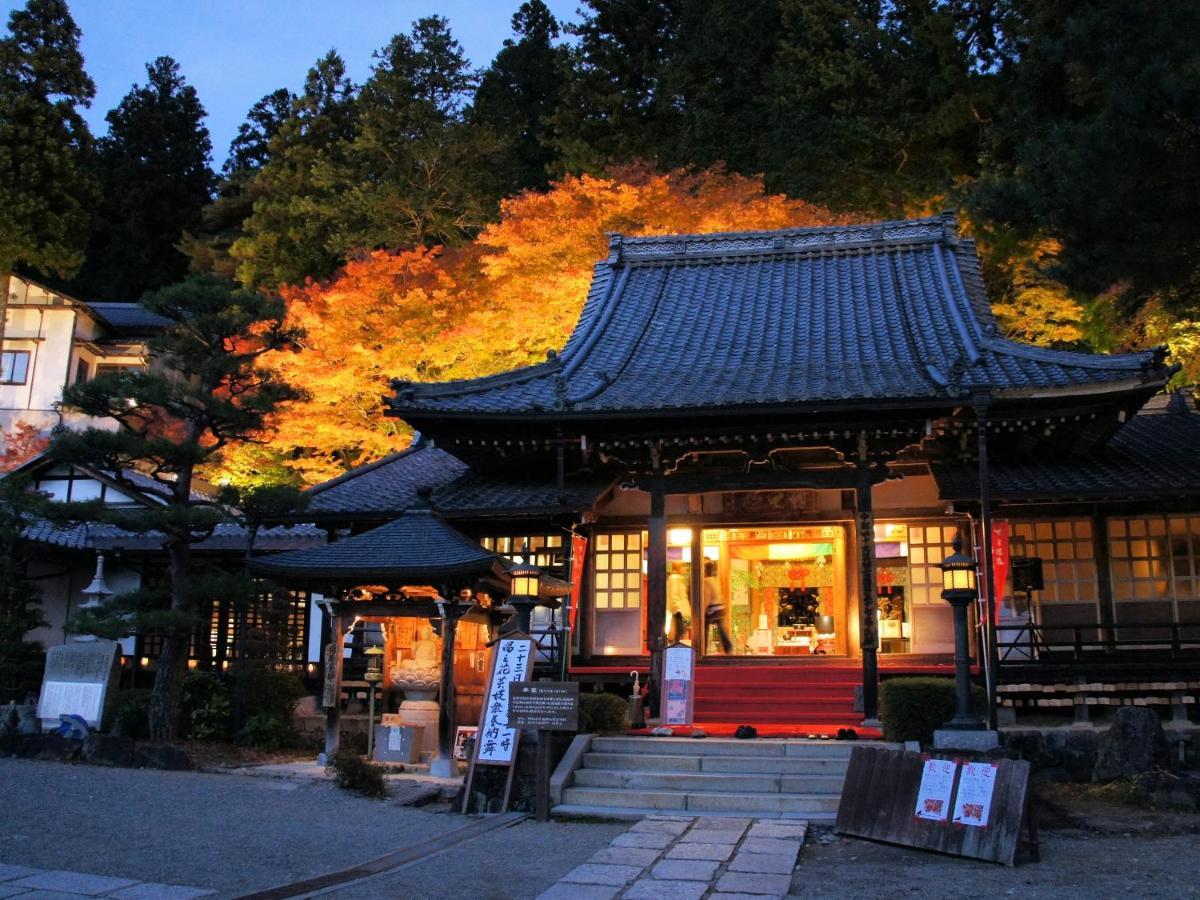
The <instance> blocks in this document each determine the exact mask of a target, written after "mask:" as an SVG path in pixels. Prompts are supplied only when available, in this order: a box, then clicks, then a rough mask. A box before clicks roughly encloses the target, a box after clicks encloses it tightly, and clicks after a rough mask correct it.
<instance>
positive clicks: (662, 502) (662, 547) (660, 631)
mask: <svg viewBox="0 0 1200 900" xmlns="http://www.w3.org/2000/svg"><path fill="white" fill-rule="evenodd" d="M646 594H647V597H646V632H647V633H646V643H647V645H648V646H649V648H650V677H651V679H652V680H653V681H654V689H653V690H651V692H650V698H651V699H650V705H651V707H652V708H651V710H650V712H651V715H653V716H655V717H657V716H658V714H659V709H658V693H659V691H660V690H661V688H662V666H663V658H662V657H663V648H664V647H666V644H667V641H666V624H667V499H666V496H665V495H664V494H663V489H662V484H661V483H660V482H658V481H656V482H655V483H654V485H653V486H652V487H651V488H650V522H649V545H648V546H647V549H646Z"/></svg>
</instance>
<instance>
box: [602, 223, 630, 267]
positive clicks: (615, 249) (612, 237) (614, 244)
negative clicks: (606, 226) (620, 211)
mask: <svg viewBox="0 0 1200 900" xmlns="http://www.w3.org/2000/svg"><path fill="white" fill-rule="evenodd" d="M605 236H606V237H607V238H608V259H606V260H605V262H606V263H607V264H608V265H610V266H613V267H614V268H615V267H616V266H619V265H620V264H621V257H622V256H624V245H625V235H623V234H621V233H620V232H619V231H609V232H607V233H606V235H605Z"/></svg>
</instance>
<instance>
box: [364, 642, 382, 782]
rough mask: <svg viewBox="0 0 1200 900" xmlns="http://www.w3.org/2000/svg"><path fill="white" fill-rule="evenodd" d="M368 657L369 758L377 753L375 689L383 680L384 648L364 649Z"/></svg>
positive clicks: (372, 647) (373, 646) (366, 677)
mask: <svg viewBox="0 0 1200 900" xmlns="http://www.w3.org/2000/svg"><path fill="white" fill-rule="evenodd" d="M363 655H364V656H365V657H366V658H367V671H366V673H365V674H364V675H363V680H364V681H366V682H367V758H368V759H370V758H372V757H373V756H374V755H375V689H376V687H377V686H378V684H379V682H381V681H383V648H382V647H380V646H379V645H378V644H373V645H372V646H370V647H368V648H367V649H366V650H364V651H363Z"/></svg>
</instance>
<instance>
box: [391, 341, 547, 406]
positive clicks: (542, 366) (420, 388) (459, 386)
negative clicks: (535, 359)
mask: <svg viewBox="0 0 1200 900" xmlns="http://www.w3.org/2000/svg"><path fill="white" fill-rule="evenodd" d="M550 352H551V353H554V355H553V356H552V357H550V358H549V359H547V360H546V361H545V362H542V363H535V364H534V365H532V366H522V367H520V368H517V369H509V370H508V371H507V372H498V373H496V374H495V375H479V376H477V377H475V378H456V379H454V380H453V381H434V382H426V381H406V380H405V379H403V378H394V379H392V382H391V384H392V387H393V388H394V389H395V390H396V392H397V396H402V395H404V394H407V395H408V396H409V397H456V396H458V395H460V394H470V393H473V392H475V391H482V390H487V389H489V388H498V387H507V386H508V385H512V384H523V383H525V382H526V381H532V380H533V379H535V378H540V377H542V376H543V375H553V374H555V373H557V372H558V371H560V370H561V369H562V357H561V356H559V355H558V354H557V353H556V352H555V351H553V350H551V351H550ZM385 399H388V400H390V399H391V398H385Z"/></svg>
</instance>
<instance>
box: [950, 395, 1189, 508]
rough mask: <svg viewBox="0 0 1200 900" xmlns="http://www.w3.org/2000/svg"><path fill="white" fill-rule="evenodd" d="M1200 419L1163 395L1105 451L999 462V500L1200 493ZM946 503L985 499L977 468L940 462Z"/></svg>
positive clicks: (1181, 399)
mask: <svg viewBox="0 0 1200 900" xmlns="http://www.w3.org/2000/svg"><path fill="white" fill-rule="evenodd" d="M1197 460H1200V414H1197V412H1196V410H1195V405H1194V403H1193V402H1192V401H1191V400H1190V399H1189V398H1187V397H1186V396H1185V395H1183V394H1178V393H1177V394H1173V395H1160V396H1159V397H1156V398H1154V400H1152V401H1151V402H1150V403H1148V404H1147V405H1146V408H1145V409H1144V410H1143V411H1142V412H1141V413H1140V414H1139V415H1137V416H1134V417H1133V418H1132V419H1130V420H1129V421H1128V422H1127V423H1126V424H1125V425H1124V426H1122V428H1121V430H1120V431H1118V432H1117V433H1116V435H1115V436H1114V437H1113V438H1112V439H1111V440H1110V441H1109V442H1108V444H1107V445H1106V446H1105V447H1103V448H1102V449H1099V450H1096V451H1093V452H1091V453H1086V454H1082V455H1079V456H1050V455H1044V454H1039V455H1030V456H1026V457H1022V458H1019V459H997V460H993V461H992V464H991V466H990V467H989V474H990V480H991V482H992V494H993V496H994V497H996V498H998V499H1004V498H1009V499H1038V498H1045V499H1050V498H1055V499H1071V498H1080V499H1104V498H1113V499H1125V498H1136V497H1142V496H1147V497H1148V496H1156V497H1163V498H1168V497H1184V496H1190V497H1195V496H1198V495H1200V465H1198V464H1197ZM933 475H934V478H935V479H936V480H937V484H938V491H939V493H940V495H941V497H942V499H943V500H978V498H979V478H978V470H977V468H976V467H975V466H973V465H970V466H960V465H951V464H946V463H936V464H934V466H933Z"/></svg>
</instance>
